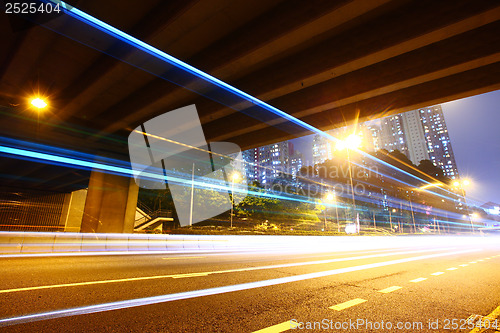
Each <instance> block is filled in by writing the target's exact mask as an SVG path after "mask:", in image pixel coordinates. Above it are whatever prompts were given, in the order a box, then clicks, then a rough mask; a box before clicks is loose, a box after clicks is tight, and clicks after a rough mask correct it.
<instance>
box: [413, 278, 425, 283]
mask: <svg viewBox="0 0 500 333" xmlns="http://www.w3.org/2000/svg"><path fill="white" fill-rule="evenodd" d="M425 280H427V278H424V277H421V278H418V279H415V280H410V282H413V283H419V282H422V281H425Z"/></svg>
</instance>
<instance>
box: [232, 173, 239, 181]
mask: <svg viewBox="0 0 500 333" xmlns="http://www.w3.org/2000/svg"><path fill="white" fill-rule="evenodd" d="M231 177H232V179H233V182H237V181H238V180H239V179H240V174H239V173H237V172H235V173H233V175H232V176H231Z"/></svg>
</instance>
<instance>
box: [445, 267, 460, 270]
mask: <svg viewBox="0 0 500 333" xmlns="http://www.w3.org/2000/svg"><path fill="white" fill-rule="evenodd" d="M457 269H458V268H456V267H450V268H447V269H446V270H447V271H454V270H457Z"/></svg>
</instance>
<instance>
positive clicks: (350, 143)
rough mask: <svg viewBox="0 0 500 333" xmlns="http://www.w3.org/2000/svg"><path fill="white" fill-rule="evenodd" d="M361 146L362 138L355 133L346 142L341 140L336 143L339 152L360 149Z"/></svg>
mask: <svg viewBox="0 0 500 333" xmlns="http://www.w3.org/2000/svg"><path fill="white" fill-rule="evenodd" d="M360 146H361V137H360V136H359V135H356V133H353V134H351V135H349V136H348V137H347V138H345V139H344V140H339V141H337V143H336V148H337V150H344V149H350V150H354V149H357V148H359V147H360Z"/></svg>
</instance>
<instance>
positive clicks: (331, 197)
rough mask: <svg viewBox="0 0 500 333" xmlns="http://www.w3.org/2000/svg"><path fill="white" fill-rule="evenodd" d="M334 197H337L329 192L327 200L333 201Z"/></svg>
mask: <svg viewBox="0 0 500 333" xmlns="http://www.w3.org/2000/svg"><path fill="white" fill-rule="evenodd" d="M334 198H335V196H334V195H333V193H328V194H327V195H326V200H327V201H333V199H334Z"/></svg>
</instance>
